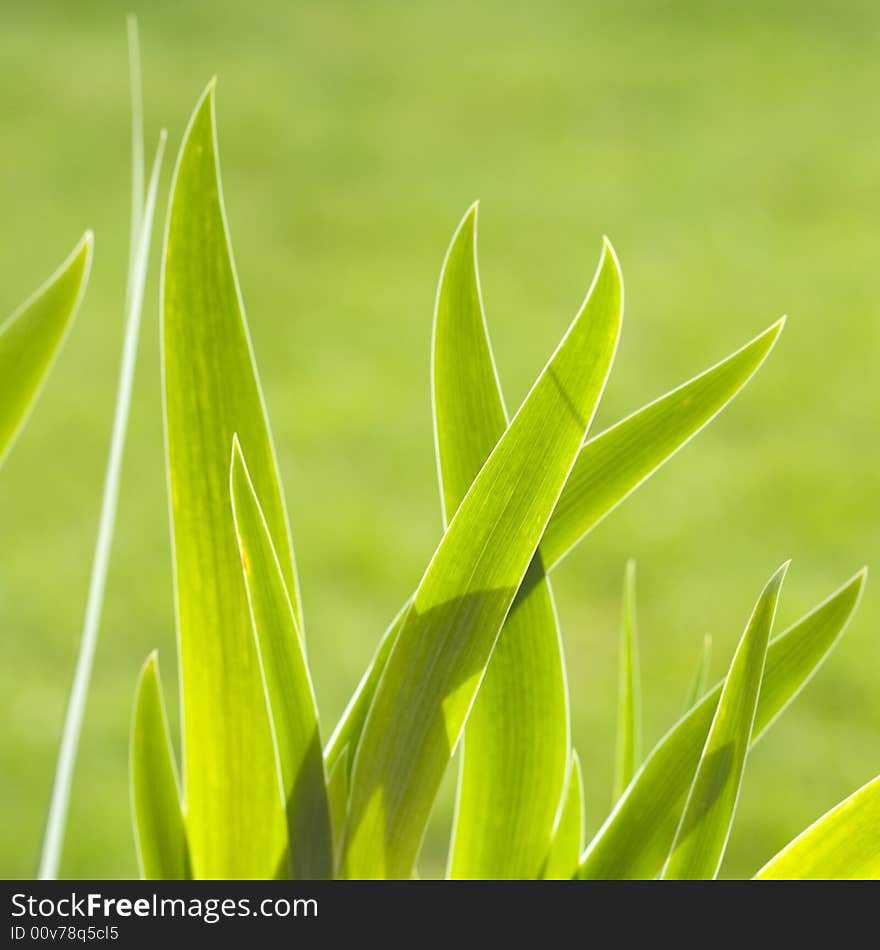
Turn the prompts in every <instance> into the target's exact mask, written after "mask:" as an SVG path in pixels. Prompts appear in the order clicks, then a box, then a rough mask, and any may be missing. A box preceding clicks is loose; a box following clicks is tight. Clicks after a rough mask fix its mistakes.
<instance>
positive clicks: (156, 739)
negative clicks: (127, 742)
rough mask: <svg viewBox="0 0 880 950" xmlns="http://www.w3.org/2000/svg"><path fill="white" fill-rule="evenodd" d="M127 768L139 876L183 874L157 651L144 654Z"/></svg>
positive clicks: (182, 835) (182, 839)
mask: <svg viewBox="0 0 880 950" xmlns="http://www.w3.org/2000/svg"><path fill="white" fill-rule="evenodd" d="M129 767H130V770H131V811H132V819H133V822H134V837H135V844H136V848H137V856H138V867H139V868H140V872H141V877H142V878H143V879H144V880H146V881H180V880H185V879H187V878H188V877H189V876H190V875H189V857H188V853H187V843H186V829H185V827H184V821H183V811H182V809H181V804H180V787H179V785H178V781H177V766H176V764H175V761H174V750H173V748H172V746H171V734H170V732H169V730H168V717H167V716H166V714H165V701H164V700H163V698H162V687H161V685H160V682H159V660H158V657H157V656H156V652H155V651H153V653H151V654H150V655H149V657H148V658H147V662H146V663H145V664H144V666H143V669H142V670H141V675H140V679H139V680H138V686H137V693H136V694H135V703H134V716H133V718H132V723H131V760H130V763H129Z"/></svg>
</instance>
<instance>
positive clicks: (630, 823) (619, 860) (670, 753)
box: [578, 569, 865, 879]
mask: <svg viewBox="0 0 880 950" xmlns="http://www.w3.org/2000/svg"><path fill="white" fill-rule="evenodd" d="M864 582H865V570H864V569H863V570H861V571H859V572H858V574H856V575H855V576H854V577H853V578H851V579H850V580H849V581H847V582H846V583H845V584H844V585H843V586H842V587H841V588H840V589H839V590H837V591H835V592H834V593H833V594H831V595H830V596H829V597H828V598H827V599H826V600H825V601H823V602H822V603H821V604H819V605H818V606H817V607H815V608H814V609H813V610H812V611H810V613H808V614H807V615H806V616H804V617H802V618H801V619H800V620H799V621H798V622H797V623H795V624H794V625H793V626H791V627H789V628H788V630H786V631H785V632H784V633H782V634H780V635H779V636H778V637H775V638H774V639H773V640H771V641H770V646H769V648H768V650H767V661H766V666H765V669H764V679H763V682H762V684H761V694H760V698H759V700H758V710H757V713H756V715H755V726H754V730H753V733H752V743H755V742H757V741H758V739H760V738H761V736H762V735H763V734H764V733H765V732H766V731H767V730H768V729H769V728H770V726H771V725H772V724H773V723H774V722H775V721H776V719H777V717H778V716H780V715H781V714H782V712H783V711H784V710H785V709H786V707H787V706H788V705H789V703H791V702H792V700H793V699H794V698H795V697H796V696H797V695H798V693H800V691H801V690H802V689H803V688H804V686H805V685H806V684H807V683H808V682H809V681H810V680H811V679H812V677H813V676H814V674H815V673H816V671H817V670H818V669H819V667H820V666H821V665H822V663H823V662H824V660H825V659H826V657H827V656H828V655H829V653H830V652H831V650H832V649H833V648H834V647H835V645H836V644H837V642H838V640H839V639H840V637H841V636H842V635H843V632H844V630H845V629H846V626H847V624H848V622H849V620H850V618H851V617H852V615H853V614H854V613H855V610H856V608H857V607H858V604H859V600H860V598H861V593H862V589H863V587H864ZM722 685H723V683H719V684H717V685H716V686H715V687H714V689H712V690H711V691H710V692H709V693H708V694H707V695H706V696H705V697H704V698H703V699H702V700H701V701H700V702H699V703H698V704H697V705H696V706H695V707H694V708H693V709H691V710H690V712H688V713H687V714H686V715H685V716H683V717H682V718H681V719H680V720H679V721H678V722H677V723H676V724H675V725H674V726H673V727H672V729H670V730H669V732H667V733H666V735H665V736H664V737H663V738H662V739H661V740H660V742H659V743H658V744H657V745H656V747H655V748H654V750H653V751H652V752H651V754H650V755H649V756H648V758H647V759H646V760H645V762H644V764H643V765H642V767H641V768H640V769H639V771H638V773H637V774H636V776H635V778H634V779H633V781H632V783H631V784H630V785H629V787H628V788H627V790H626V792H625V793H624V794H623V797H622V798H621V799H620V801H619V802H618V803H617V805H616V807H615V808H614V810H613V811H612V813H611V815H609V817H608V818H607V820H606V821H605V823H604V824H603V826H602V827H601V828H600V829H599V831H598V833H597V834H596V835H595V837H594V838H593V840H592V842H591V843H590V844H589V845H588V846H587V850H586V852H585V853H584V855H583V857H582V858H581V865H580V869H579V871H578V876H579V877H581V878H599V879H617V878H627V879H633V878H652V877H654V876H655V875H656V874H657V872H658V871H659V870H660V868H661V866H662V864H663V861H664V860H665V859H666V856H667V854H668V853H669V849H670V847H671V845H672V841H673V838H674V837H675V832H676V829H677V827H678V822H679V818H680V816H681V813H682V808H683V807H684V802H685V796H686V795H687V792H688V789H689V788H690V786H691V782H692V779H693V776H694V773H695V771H696V768H697V765H698V764H699V760H700V753H701V752H702V749H703V746H704V745H705V742H706V737H707V735H708V734H709V729H710V727H711V724H712V719H713V717H714V715H715V710H716V707H717V705H718V698H719V696H720V695H721V688H722Z"/></svg>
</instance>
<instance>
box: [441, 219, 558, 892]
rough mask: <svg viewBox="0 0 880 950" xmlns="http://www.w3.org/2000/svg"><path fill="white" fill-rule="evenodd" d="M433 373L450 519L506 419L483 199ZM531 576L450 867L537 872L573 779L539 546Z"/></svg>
mask: <svg viewBox="0 0 880 950" xmlns="http://www.w3.org/2000/svg"><path fill="white" fill-rule="evenodd" d="M432 380H433V394H434V432H435V436H436V448H437V469H438V473H439V476H440V494H441V502H442V505H441V507H442V509H443V521H444V524H446V523H447V522H448V521H449V520H450V519H451V518H452V516H453V515H454V514H455V512H456V510H457V509H458V506H459V505H460V504H461V501H462V499H463V498H464V496H465V495H466V494H467V491H468V489H469V488H470V486H471V483H472V482H473V481H474V479H475V478H476V476H477V474H478V473H479V471H480V469H481V468H482V467H483V464H484V462H485V461H486V459H487V458H488V456H489V454H490V453H491V452H492V449H493V448H494V447H495V444H496V442H497V441H498V439H499V438H500V437H501V436H502V435H503V433H504V431H505V429H506V428H507V412H506V410H505V407H504V400H503V396H502V393H501V387H500V383H499V381H498V377H497V373H496V370H495V361H494V358H493V356H492V348H491V343H490V340H489V333H488V329H487V327H486V321H485V316H484V313H483V305H482V299H481V294H480V283H479V276H478V270H477V206H476V205H474V206H473V207H472V208H471V209H470V210H469V211H468V213H467V214H466V215H465V217H464V219H463V221H462V222H461V224H460V225H459V227H458V230H457V231H456V233H455V235H454V237H453V239H452V243H451V244H450V247H449V251H448V253H447V255H446V260H445V261H444V264H443V269H442V272H441V275H440V284H439V288H438V291H437V305H436V308H435V312H434V335H433V353H432ZM529 577H530V581H529V583H528V584H524V585H523V586H522V588H521V589H520V596H518V597H517V598H516V599H515V600H514V603H513V606H512V607H511V610H510V613H509V614H508V617H507V621H506V622H505V624H504V628H503V630H502V632H501V635H500V636H499V637H498V641H497V643H496V645H495V649H494V652H493V653H492V658H491V660H490V661H489V666H488V668H487V670H486V676H485V678H484V679H483V682H482V684H481V686H480V691H479V693H478V694H477V698H476V699H475V700H474V705H473V708H472V709H471V712H470V715H469V716H468V720H467V725H466V726H465V732H464V736H463V739H462V753H461V766H460V767H461V773H460V776H459V782H458V793H457V800H456V807H455V822H454V825H453V832H452V843H451V846H450V856H449V876H450V877H453V878H465V879H474V878H489V879H499V878H534V877H536V876H537V875H538V873H539V872H540V869H541V865H542V862H543V861H544V858H545V856H546V853H547V847H548V845H549V842H550V836H551V833H552V830H553V820H554V818H555V816H556V810H557V806H558V804H559V799H560V796H561V794H562V791H563V788H564V785H565V776H566V769H567V767H568V742H569V725H568V698H567V694H566V683H565V669H564V666H563V660H562V645H561V638H560V635H559V629H558V624H557V620H556V609H555V605H554V603H553V596H552V593H551V591H550V585H549V582H548V581H547V579H546V578H545V577H544V572H543V569H542V566H541V562H540V557H539V556H536V557H535V558H534V560H533V561H532V564H531V566H530V568H529Z"/></svg>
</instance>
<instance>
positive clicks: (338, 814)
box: [327, 745, 351, 849]
mask: <svg viewBox="0 0 880 950" xmlns="http://www.w3.org/2000/svg"><path fill="white" fill-rule="evenodd" d="M350 748H351V747H350V746H347V745H346V746H343V748H342V749H341V751H340V752H339V755H338V756H337V757H336V761H335V762H334V764H333V768H332V769H331V770H330V772H329V773H328V776H327V800H328V801H329V803H330V821H331V824H332V825H333V842H334V845H335V847H336V848H337V849H338V847H339V844H340V843H341V840H342V826H343V825H344V824H345V811H346V809H347V808H348V776H349V772H350V769H351V762H350V761H349V760H350V758H351V756H350V754H349V749H350Z"/></svg>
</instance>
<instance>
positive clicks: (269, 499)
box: [161, 83, 302, 878]
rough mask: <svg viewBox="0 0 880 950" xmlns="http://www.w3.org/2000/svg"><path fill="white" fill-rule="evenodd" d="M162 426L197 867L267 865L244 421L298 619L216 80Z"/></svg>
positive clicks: (270, 834)
mask: <svg viewBox="0 0 880 950" xmlns="http://www.w3.org/2000/svg"><path fill="white" fill-rule="evenodd" d="M161 302H162V310H161V317H162V356H163V381H164V396H165V432H166V448H167V460H168V482H169V489H170V496H171V521H172V536H173V549H174V574H175V582H176V583H175V590H176V604H177V621H178V636H179V640H180V662H181V668H180V675H181V681H182V696H183V709H182V718H183V731H184V742H183V774H184V786H185V788H186V801H187V831H188V836H189V842H190V851H191V858H192V866H193V872H194V875H195V876H196V877H211V878H227V877H229V878H260V877H272V876H274V874H275V871H276V868H277V866H278V863H279V862H280V861H281V860H282V857H283V854H284V851H285V842H286V837H287V835H286V823H285V816H284V808H283V803H282V800H281V795H280V792H279V788H280V782H279V777H278V770H277V766H276V758H275V750H274V745H273V740H272V731H271V728H270V722H269V716H268V713H267V707H266V700H265V695H264V692H263V683H262V680H261V676H260V668H259V661H258V656H257V649H256V645H255V643H254V638H253V634H252V631H251V619H250V614H249V611H248V603H247V596H246V593H245V585H244V581H243V578H242V571H241V560H240V557H239V551H238V545H237V543H236V538H235V530H234V527H233V523H232V518H231V516H230V509H229V447H230V446H231V445H232V436H233V434H234V433H238V438H239V440H240V442H241V446H242V449H243V451H244V452H245V454H246V456H247V459H248V465H249V468H250V475H251V479H252V481H253V484H254V488H255V490H256V493H257V496H258V497H259V499H260V504H261V506H262V510H263V514H264V516H265V519H266V524H267V525H268V530H269V534H270V536H271V539H272V543H273V545H274V547H275V551H276V553H277V555H278V561H279V563H280V566H281V573H282V576H283V578H284V583H285V585H286V587H287V590H288V592H289V594H290V598H291V601H292V608H293V611H294V614H295V616H296V618H297V623H298V625H299V628H300V630H302V617H301V615H300V611H299V597H298V595H297V584H296V575H295V570H294V563H293V549H292V545H291V542H290V536H289V531H288V525H287V516H286V513H285V509H284V501H283V497H282V492H281V486H280V483H279V480H278V475H277V466H276V462H275V454H274V451H273V448H272V442H271V438H270V435H269V428H268V423H267V421H266V412H265V408H264V405H263V397H262V393H261V391H260V385H259V382H258V379H257V373H256V368H255V365H254V358H253V353H252V350H251V343H250V338H249V335H248V329H247V323H246V320H245V315H244V308H243V305H242V301H241V296H240V293H239V288H238V281H237V278H236V274H235V268H234V266H233V261H232V252H231V248H230V243H229V235H228V232H227V226H226V217H225V211H224V207H223V200H222V194H221V187H220V177H219V166H218V160H217V140H216V133H215V117H214V85H213V83H212V84H211V85H210V86H209V87H208V89H207V90H206V91H205V94H204V95H203V96H202V98H201V100H200V101H199V103H198V105H197V106H196V110H195V112H194V114H193V116H192V119H191V120H190V123H189V126H188V128H187V130H186V134H185V136H184V141H183V145H182V147H181V151H180V155H179V156H178V159H177V166H176V168H175V172H174V179H173V183H172V189H171V205H170V208H169V213H168V222H167V226H166V236H165V256H164V266H163V279H162V295H161Z"/></svg>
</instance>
